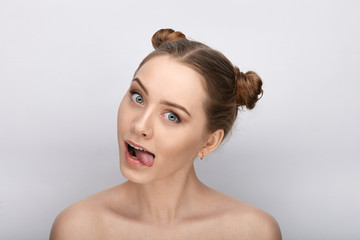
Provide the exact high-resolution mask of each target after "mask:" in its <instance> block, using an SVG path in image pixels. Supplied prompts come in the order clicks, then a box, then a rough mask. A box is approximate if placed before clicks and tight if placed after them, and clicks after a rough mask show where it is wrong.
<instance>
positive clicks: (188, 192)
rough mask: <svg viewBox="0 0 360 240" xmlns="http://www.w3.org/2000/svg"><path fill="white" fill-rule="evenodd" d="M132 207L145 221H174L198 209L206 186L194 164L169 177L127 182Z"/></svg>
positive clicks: (157, 222)
mask: <svg viewBox="0 0 360 240" xmlns="http://www.w3.org/2000/svg"><path fill="white" fill-rule="evenodd" d="M126 185H128V187H129V188H128V190H129V191H128V193H129V198H130V199H131V201H132V206H135V207H136V208H137V210H138V216H139V218H140V219H141V220H143V221H145V222H149V223H151V224H159V225H164V224H167V225H168V224H172V223H175V222H176V220H179V219H181V218H184V217H185V216H186V215H187V213H188V212H189V210H191V209H193V208H196V205H197V204H198V202H197V201H196V199H198V200H200V197H199V196H200V194H201V191H203V190H204V189H205V188H206V187H205V185H204V184H202V183H201V182H200V181H199V179H198V178H197V176H196V174H195V169H194V166H193V165H192V167H191V169H190V170H188V171H186V172H185V171H183V172H178V173H176V174H173V175H172V176H169V177H167V178H164V179H161V180H156V181H153V182H150V183H146V184H137V183H133V182H130V181H129V182H127V183H126Z"/></svg>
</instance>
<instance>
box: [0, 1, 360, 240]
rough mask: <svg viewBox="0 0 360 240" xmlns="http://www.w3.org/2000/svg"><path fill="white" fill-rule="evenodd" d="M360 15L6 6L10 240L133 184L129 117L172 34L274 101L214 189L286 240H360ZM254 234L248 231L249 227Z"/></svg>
mask: <svg viewBox="0 0 360 240" xmlns="http://www.w3.org/2000/svg"><path fill="white" fill-rule="evenodd" d="M359 12H360V2H359V1H340V0H339V1H304V0H303V1H300V0H297V1H285V0H283V1H266V0H263V1H253V0H245V1H239V0H233V1H226V0H225V1H205V0H204V1H190V0H182V1H165V0H163V1H160V0H156V1H154V0H153V1H145V0H144V1H130V0H127V1H115V0H108V1H84V0H71V1H70V0H61V1H60V0H52V1H46V0H34V1H26V0H11V1H10V0H8V1H6V0H1V1H0V239H4V240H12V239H16V240H17V239H47V238H48V235H49V231H50V228H51V225H52V222H53V220H54V218H55V217H56V215H57V214H58V213H59V212H60V211H61V210H63V209H64V208H66V207H67V206H69V205H70V204H72V203H74V202H76V201H78V200H80V199H82V198H84V197H86V196H89V195H91V194H93V193H95V192H98V191H101V190H103V189H106V188H108V187H111V186H113V185H116V184H119V183H122V182H123V181H125V180H124V179H123V178H122V177H121V175H120V171H119V164H118V161H119V160H118V150H117V138H116V116H117V108H118V105H119V103H120V100H121V98H122V95H123V94H124V93H125V91H126V90H127V88H128V85H129V82H130V80H131V77H132V75H133V72H134V70H135V69H136V67H137V65H138V64H139V62H140V61H141V60H142V58H143V57H145V55H146V54H147V53H149V52H150V51H151V50H152V46H151V42H150V38H151V36H152V34H153V33H154V32H155V31H156V30H158V29H160V28H167V27H171V28H174V29H176V30H180V31H183V32H184V33H185V34H186V35H187V36H188V37H190V38H192V39H195V40H199V41H202V42H204V43H206V44H208V45H210V46H211V47H213V48H215V49H218V50H220V51H222V52H223V53H224V54H225V55H227V56H228V57H229V59H231V60H232V61H233V62H234V64H236V65H238V66H239V67H240V69H241V70H243V71H247V70H255V71H257V72H258V73H259V74H260V76H261V77H262V78H263V81H264V90H265V93H264V97H263V99H261V100H260V101H259V103H258V105H257V107H256V108H255V109H254V110H253V111H251V112H246V111H244V112H242V113H240V114H239V118H238V121H237V123H236V126H235V127H234V130H233V133H232V136H231V137H230V138H229V139H228V140H227V142H226V143H225V144H224V145H223V146H222V147H221V149H219V150H218V151H216V152H215V153H214V154H212V155H210V156H209V157H208V158H206V159H205V160H204V161H199V160H197V161H196V168H197V172H198V174H199V177H200V178H201V179H202V180H203V181H204V182H205V183H206V184H207V185H209V186H211V187H214V188H216V189H218V190H220V191H223V192H225V193H227V194H230V195H232V196H235V197H237V198H240V199H242V200H244V201H247V202H249V203H251V204H253V205H256V206H258V207H260V208H262V209H264V210H266V211H267V212H269V213H270V214H272V215H273V216H274V217H275V218H276V219H277V220H278V222H279V224H280V226H281V229H282V233H283V237H284V239H291V240H292V239H310V240H312V239H327V240H330V239H342V240H343V239H349V240H350V239H353V240H355V239H356V240H359V239H360V217H359V216H360V207H359V203H360V162H359V161H360V153H359V149H358V147H359V142H360V128H359V126H358V123H359V122H360V110H359V109H360V94H359V93H358V90H359V88H360V83H359V81H360V79H359V76H360V44H359V43H360V15H359ZM239 227H240V226H239Z"/></svg>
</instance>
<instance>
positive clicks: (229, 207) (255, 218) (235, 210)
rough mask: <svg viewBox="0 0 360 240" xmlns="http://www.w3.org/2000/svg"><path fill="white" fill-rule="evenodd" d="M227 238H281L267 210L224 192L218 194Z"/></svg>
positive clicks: (254, 239)
mask: <svg viewBox="0 0 360 240" xmlns="http://www.w3.org/2000/svg"><path fill="white" fill-rule="evenodd" d="M219 198H220V199H221V202H222V205H223V206H224V207H223V208H222V214H221V215H222V217H221V218H222V222H223V227H224V229H226V232H227V234H226V235H227V236H226V238H227V239H252V240H256V239H261V240H281V239H282V237H281V232H280V227H279V225H278V223H277V221H276V220H275V219H274V218H273V217H272V216H271V215H270V214H268V213H267V212H265V211H263V210H261V209H259V208H256V207H254V206H252V205H250V204H248V203H246V202H243V201H240V200H238V199H236V198H233V197H230V196H228V195H225V194H221V193H220V194H219Z"/></svg>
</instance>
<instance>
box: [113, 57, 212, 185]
mask: <svg viewBox="0 0 360 240" xmlns="http://www.w3.org/2000/svg"><path fill="white" fill-rule="evenodd" d="M203 81H204V80H203V78H202V76H201V75H200V74H199V73H197V72H195V71H194V70H192V69H191V68H189V67H187V66H185V65H184V64H181V63H179V62H177V61H176V60H175V59H174V58H172V57H171V56H157V57H154V58H152V59H151V60H149V61H148V62H146V63H145V64H144V65H143V66H142V67H141V68H140V69H139V70H138V72H137V73H136V75H135V77H134V80H133V81H132V82H131V85H130V89H129V91H128V92H127V93H126V94H125V96H124V98H123V100H122V101H121V104H120V107H119V112H118V142H119V150H120V168H121V172H122V174H123V175H124V177H126V178H127V179H129V180H130V181H133V182H137V183H147V182H151V181H155V180H159V179H164V178H166V177H169V176H171V175H173V174H178V173H179V174H181V173H186V172H188V171H189V169H191V167H192V164H193V161H194V159H195V157H196V156H197V154H198V152H199V151H201V148H202V146H203V145H204V144H205V142H206V140H207V138H208V132H207V130H206V128H205V124H206V117H205V112H204V108H203V103H204V101H205V99H206V97H207V96H206V92H205V90H204V86H203V84H204V83H203ZM129 143H130V144H131V145H129ZM134 146H135V147H137V148H141V149H144V150H145V149H146V151H143V150H141V149H136V148H134Z"/></svg>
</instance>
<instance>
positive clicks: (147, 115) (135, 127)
mask: <svg viewBox="0 0 360 240" xmlns="http://www.w3.org/2000/svg"><path fill="white" fill-rule="evenodd" d="M131 131H132V132H133V133H135V134H136V135H138V136H141V137H145V138H151V137H152V135H153V128H152V123H151V111H145V112H142V114H141V115H140V116H138V117H137V118H136V119H135V121H133V123H132V124H131Z"/></svg>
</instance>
